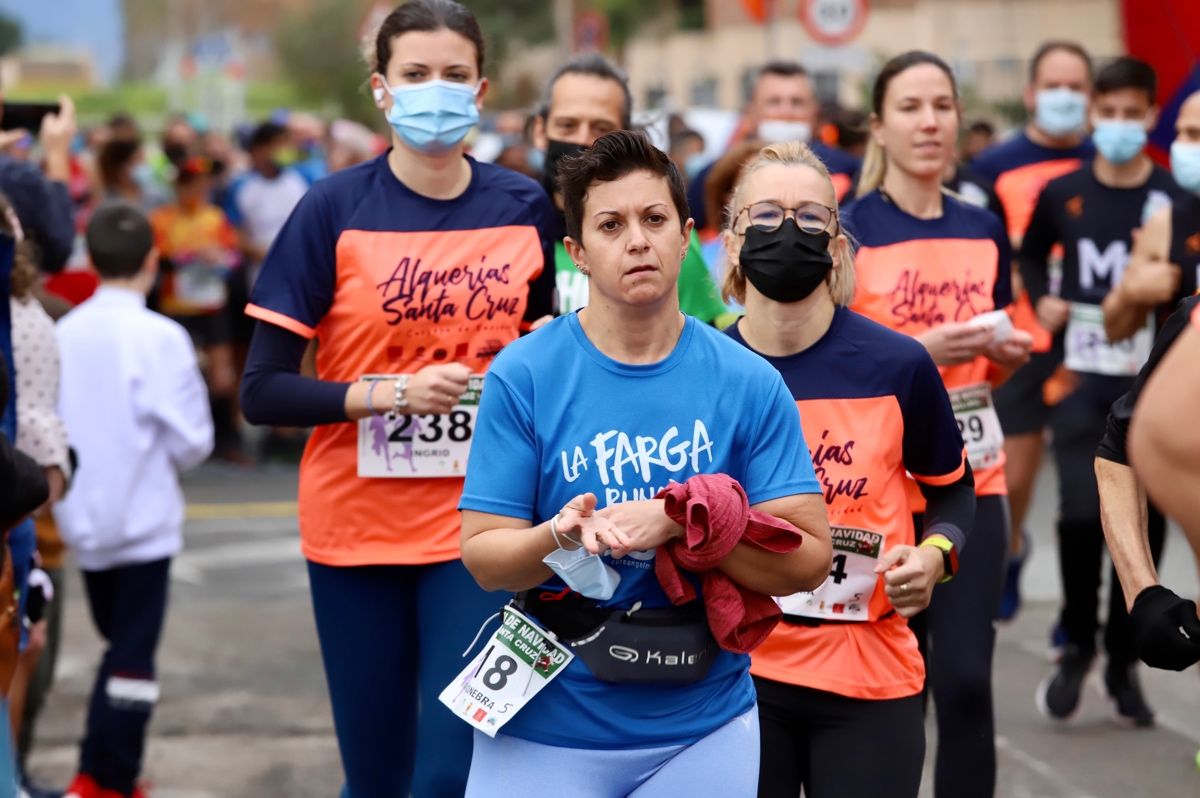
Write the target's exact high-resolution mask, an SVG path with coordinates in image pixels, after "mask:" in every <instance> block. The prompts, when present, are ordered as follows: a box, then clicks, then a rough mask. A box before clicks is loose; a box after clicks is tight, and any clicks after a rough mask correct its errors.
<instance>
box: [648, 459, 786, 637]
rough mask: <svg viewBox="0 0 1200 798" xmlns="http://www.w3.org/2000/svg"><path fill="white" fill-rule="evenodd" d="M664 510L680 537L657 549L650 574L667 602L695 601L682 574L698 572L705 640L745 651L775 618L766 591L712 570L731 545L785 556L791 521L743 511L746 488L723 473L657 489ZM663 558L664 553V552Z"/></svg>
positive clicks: (747, 506) (774, 605)
mask: <svg viewBox="0 0 1200 798" xmlns="http://www.w3.org/2000/svg"><path fill="white" fill-rule="evenodd" d="M655 498H658V499H665V500H666V512H667V515H669V516H670V517H671V518H672V519H673V520H674V521H675V522H676V523H678V524H681V525H683V527H684V535H683V537H682V538H679V539H676V540H672V541H670V542H669V543H666V544H664V545H663V546H660V547H659V551H658V556H657V557H655V559H654V573H655V575H656V576H657V577H658V583H659V584H660V585H662V588H663V590H664V591H665V592H666V594H667V597H668V598H670V599H671V601H672V602H673V603H674V604H683V603H685V602H688V601H692V600H693V599H695V598H696V590H695V588H694V587H692V584H691V582H689V581H688V580H687V578H686V577H685V576H684V574H683V571H685V570H687V571H693V572H695V573H698V574H700V576H701V579H702V582H701V586H702V592H703V594H704V609H705V612H706V613H707V615H708V625H709V627H710V628H711V629H712V633H713V637H715V638H716V640H717V643H718V644H719V645H720V646H721V648H723V649H725V650H726V651H733V652H736V653H739V654H747V653H749V652H750V651H753V650H754V648H755V647H757V646H758V644H759V643H761V642H762V641H763V640H765V639H766V638H767V635H769V634H770V633H771V630H772V629H774V628H775V624H777V623H779V619H780V618H781V617H782V616H783V612H782V610H780V609H779V605H778V604H777V603H776V602H775V599H773V598H772V597H771V596H768V595H765V594H763V593H759V592H758V591H756V590H750V589H749V588H747V587H743V586H742V585H739V584H738V583H737V582H735V581H733V580H732V579H730V578H729V577H728V576H726V575H725V573H724V572H723V571H721V570H720V569H718V568H717V567H716V565H717V563H719V562H720V561H721V560H723V559H724V558H725V557H726V556H727V555H728V554H729V553H730V552H731V551H733V549H734V548H735V547H736V546H737V544H738V543H747V544H749V545H751V546H755V547H757V548H760V549H764V550H766V551H771V552H775V553H777V554H786V553H788V552H791V551H795V550H796V549H797V548H799V547H800V543H801V542H802V541H803V539H804V538H803V536H802V535H801V534H800V532H799V531H798V530H797V529H796V528H795V527H794V526H792V525H791V524H789V523H788V522H786V521H781V520H779V519H778V518H775V517H774V516H771V515H767V514H766V513H762V512H759V511H757V510H751V509H750V504H749V502H748V501H747V499H746V491H745V490H743V489H742V486H741V485H739V484H738V482H737V480H736V479H733V478H732V477H729V476H726V475H725V474H701V475H699V476H694V477H692V478H691V479H689V480H688V481H687V482H685V483H682V484H674V485H672V486H671V487H669V488H664V489H663V490H661V491H659V493H658V496H656V497H655ZM664 555H665V556H664Z"/></svg>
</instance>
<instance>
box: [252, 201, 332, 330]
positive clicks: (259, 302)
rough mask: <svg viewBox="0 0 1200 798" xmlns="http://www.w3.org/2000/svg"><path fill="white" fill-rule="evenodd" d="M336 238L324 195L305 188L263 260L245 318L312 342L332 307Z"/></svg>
mask: <svg viewBox="0 0 1200 798" xmlns="http://www.w3.org/2000/svg"><path fill="white" fill-rule="evenodd" d="M339 234H340V230H339V229H338V225H337V221H336V220H335V219H334V213H333V209H332V207H331V202H330V198H329V197H328V191H323V190H321V188H320V187H319V186H318V187H315V188H313V189H311V190H309V191H308V192H307V193H306V194H305V195H304V197H303V199H301V200H300V202H299V204H298V205H296V208H295V210H293V211H292V215H291V216H289V217H288V220H287V222H286V223H285V224H284V226H283V229H282V230H280V231H279V235H278V236H276V238H275V242H274V243H273V244H272V245H271V249H270V251H268V252H267V258H266V260H265V261H263V266H262V272H261V273H260V274H259V276H258V281H257V282H256V283H255V284H254V290H253V292H252V293H251V295H250V305H249V306H248V307H247V308H246V312H247V314H249V315H250V316H253V317H254V318H257V319H259V320H261V321H267V322H270V323H272V324H275V325H277V326H280V327H283V328H285V329H288V330H291V331H292V332H294V333H296V334H297V335H301V336H303V337H305V338H312V337H313V336H315V335H316V327H317V325H318V324H320V322H321V319H323V318H324V317H325V314H326V313H328V312H329V308H330V306H331V305H332V304H333V292H334V286H335V284H336V280H337V263H336V248H337V238H338V235H339Z"/></svg>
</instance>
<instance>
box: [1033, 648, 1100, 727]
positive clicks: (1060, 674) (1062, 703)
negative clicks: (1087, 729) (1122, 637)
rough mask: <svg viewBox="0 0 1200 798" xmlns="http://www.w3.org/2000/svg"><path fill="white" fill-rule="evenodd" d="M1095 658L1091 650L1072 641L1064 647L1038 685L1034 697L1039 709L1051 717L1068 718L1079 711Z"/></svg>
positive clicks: (1056, 718)
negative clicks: (1084, 684) (1086, 649)
mask: <svg viewBox="0 0 1200 798" xmlns="http://www.w3.org/2000/svg"><path fill="white" fill-rule="evenodd" d="M1095 658H1096V654H1095V652H1093V651H1085V650H1083V649H1082V648H1080V647H1079V646H1076V645H1074V644H1071V643H1068V644H1067V645H1066V646H1064V647H1063V652H1062V656H1061V657H1059V660H1058V667H1057V668H1056V669H1055V671H1054V673H1052V674H1050V675H1049V676H1047V677H1046V679H1045V680H1044V681H1043V682H1042V683H1041V684H1040V685H1038V689H1037V695H1036V696H1035V700H1036V701H1037V707H1038V711H1040V712H1041V713H1042V714H1043V715H1045V716H1046V717H1048V718H1053V719H1054V720H1068V719H1070V718H1071V717H1072V716H1073V715H1074V714H1075V713H1076V712H1077V711H1078V710H1079V697H1080V695H1081V693H1082V692H1083V683H1084V680H1086V679H1087V675H1088V671H1089V670H1091V668H1092V660H1094V659H1095Z"/></svg>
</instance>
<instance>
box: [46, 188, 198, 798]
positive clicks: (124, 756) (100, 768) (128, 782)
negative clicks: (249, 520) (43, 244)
mask: <svg viewBox="0 0 1200 798" xmlns="http://www.w3.org/2000/svg"><path fill="white" fill-rule="evenodd" d="M87 246H88V255H89V257H90V258H91V262H92V266H93V268H95V270H96V271H97V272H98V273H99V275H100V278H101V282H100V288H99V289H98V290H97V291H96V293H95V295H94V296H93V297H92V298H91V299H89V300H87V301H86V302H84V303H83V304H81V305H79V306H78V307H77V308H75V309H74V310H72V311H71V312H70V313H68V314H67V315H66V316H64V317H63V318H62V320H61V321H60V322H59V323H58V343H59V349H60V350H61V354H62V385H61V392H60V397H61V398H60V406H61V415H62V418H63V420H64V421H65V422H66V425H67V429H68V430H69V431H70V436H71V443H72V444H73V446H74V447H75V449H76V451H77V452H78V455H79V466H78V470H77V472H76V474H75V480H74V483H73V485H72V489H71V491H70V492H69V493H68V494H67V497H66V498H65V499H64V500H63V501H62V502H60V503H59V504H58V505H56V506H55V509H54V515H55V518H56V519H57V521H58V525H59V528H60V530H61V532H62V536H63V539H64V541H65V542H66V543H67V544H68V545H69V546H70V547H71V549H72V550H73V551H74V553H75V558H76V561H77V562H78V563H79V567H80V568H81V569H82V570H83V577H84V584H85V586H86V588H87V595H88V603H89V604H90V607H91V613H92V618H93V620H94V621H95V624H96V626H97V631H98V632H99V633H100V635H101V636H102V637H103V638H104V639H105V640H106V641H107V642H108V650H107V651H106V652H105V654H104V659H103V660H102V661H101V664H100V674H99V676H98V678H97V679H96V683H95V684H96V686H95V688H94V693H93V695H92V700H91V704H90V705H89V709H88V719H87V732H86V735H85V737H84V740H83V744H82V749H81V752H80V761H79V775H78V776H77V777H76V778H75V781H74V783H73V784H72V785H71V787H70V788H69V789H68V791H67V795H68V796H73V798H96V797H97V796H104V797H105V798H108V796H114V798H115V796H134V795H139V794H140V792H139V789H138V787H137V779H138V775H139V773H140V770H141V763H142V753H143V749H144V747H145V737H146V726H147V724H148V723H149V720H150V713H151V710H152V709H153V707H154V704H155V702H156V701H157V699H158V683H157V681H155V672H154V655H155V651H156V649H157V647H158V640H159V636H160V634H161V632H162V626H163V620H164V616H165V613H166V606H167V584H168V576H169V571H170V564H171V558H172V557H174V556H175V555H176V554H178V553H179V551H180V549H181V548H182V545H183V518H184V500H183V492H182V490H181V489H180V487H179V479H178V476H177V475H178V472H179V471H182V470H185V469H188V468H192V467H194V466H196V465H199V464H200V463H201V462H203V461H204V459H205V458H206V457H208V455H209V453H210V452H211V451H212V446H213V427H212V418H211V416H210V414H209V404H208V397H207V392H206V390H205V385H204V379H203V377H202V376H201V374H200V370H199V368H198V367H197V364H196V356H195V352H194V350H193V347H192V342H191V339H190V338H189V337H188V334H187V333H186V332H185V331H184V329H183V328H182V327H181V326H179V325H178V324H176V323H175V322H173V321H171V320H170V319H167V318H166V317H165V316H161V315H159V314H158V313H154V312H153V311H150V310H148V309H147V308H146V295H147V293H148V292H149V291H150V289H151V287H152V286H153V285H154V279H155V275H156V273H157V271H158V253H157V251H156V250H155V249H154V237H153V234H152V232H151V228H150V223H149V221H148V220H147V219H146V217H145V216H144V215H143V214H142V213H141V211H139V210H138V209H137V208H136V207H135V206H133V205H130V204H127V203H111V204H106V205H103V206H101V207H100V208H99V209H97V211H96V212H95V214H94V215H93V216H92V219H91V221H90V223H89V224H88V227H87Z"/></svg>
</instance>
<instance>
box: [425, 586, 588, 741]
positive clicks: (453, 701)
mask: <svg viewBox="0 0 1200 798" xmlns="http://www.w3.org/2000/svg"><path fill="white" fill-rule="evenodd" d="M573 659H575V655H574V654H573V653H572V652H571V650H570V649H568V648H567V647H566V646H564V645H562V644H560V643H559V642H558V641H557V640H555V639H554V638H553V636H552V635H551V634H550V633H549V632H547V631H546V630H544V629H542V628H541V627H540V626H538V625H537V623H535V622H534V621H533V620H531V619H530V618H529V617H527V616H526V615H524V614H523V613H521V612H520V611H519V610H517V609H516V608H515V607H511V606H509V607H505V608H504V613H503V615H502V620H501V622H500V628H499V629H497V630H496V634H494V635H492V638H491V640H489V641H488V644H487V645H486V646H484V647H483V651H481V652H480V653H479V654H478V655H477V656H476V657H475V658H474V659H473V660H471V663H470V664H469V665H467V667H466V668H464V669H463V670H462V673H460V674H458V677H457V678H456V679H455V680H454V681H452V682H451V683H450V684H448V685H447V686H446V689H444V690H442V694H441V695H440V696H438V700H439V701H441V702H442V703H443V704H445V705H446V706H447V707H449V708H450V711H451V712H453V713H454V714H455V715H457V716H458V717H460V718H462V719H463V720H465V721H466V722H467V723H469V724H471V725H472V726H474V727H475V728H476V729H479V730H480V731H481V732H483V733H484V734H486V735H487V736H489V737H495V736H496V732H498V731H500V729H501V728H502V727H503V726H504V724H505V723H508V722H509V721H510V720H512V719H513V718H514V717H515V716H516V714H517V713H518V712H520V711H521V710H522V709H524V707H525V705H526V704H528V703H529V702H530V701H531V700H532V699H533V697H534V696H535V695H537V694H538V693H539V692H540V691H541V690H542V688H543V687H545V686H546V685H548V684H550V682H552V681H554V679H555V677H557V676H558V674H560V673H561V672H562V670H563V668H565V667H567V665H569V664H570V663H571V660H573Z"/></svg>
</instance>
